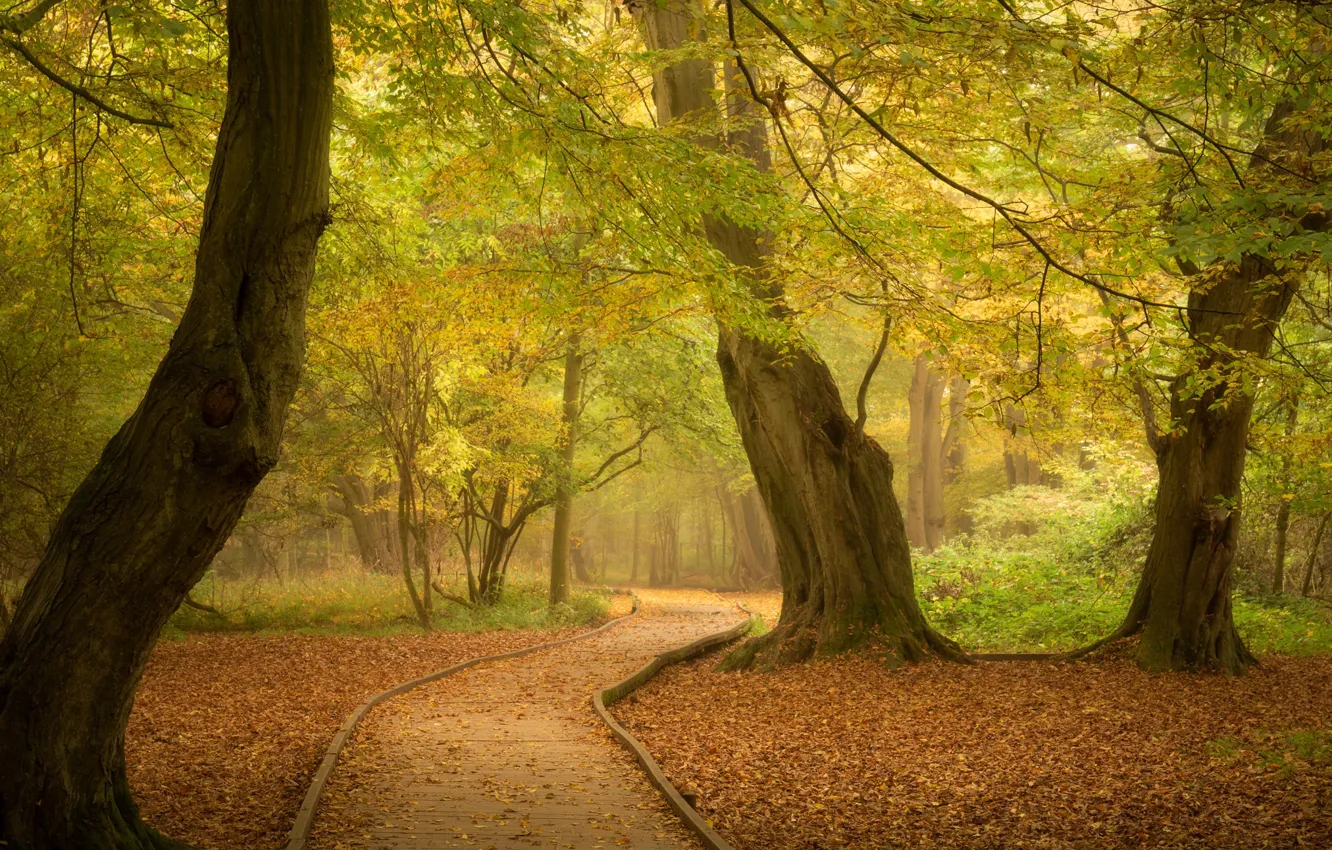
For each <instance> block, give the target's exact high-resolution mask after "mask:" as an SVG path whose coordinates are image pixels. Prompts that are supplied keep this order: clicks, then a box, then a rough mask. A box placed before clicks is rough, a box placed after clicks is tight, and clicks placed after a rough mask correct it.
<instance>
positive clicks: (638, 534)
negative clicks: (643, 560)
mask: <svg viewBox="0 0 1332 850" xmlns="http://www.w3.org/2000/svg"><path fill="white" fill-rule="evenodd" d="M642 526H643V512H642V511H640V510H639V509H638V508H634V556H633V571H632V572H631V573H630V574H629V583H630V584H633V583H634V582H636V581H638V553H639V551H640V550H641V548H642V546H641V544H640V543H639V541H640V540H641V539H642Z"/></svg>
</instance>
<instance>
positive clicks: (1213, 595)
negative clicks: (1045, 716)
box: [1102, 103, 1328, 673]
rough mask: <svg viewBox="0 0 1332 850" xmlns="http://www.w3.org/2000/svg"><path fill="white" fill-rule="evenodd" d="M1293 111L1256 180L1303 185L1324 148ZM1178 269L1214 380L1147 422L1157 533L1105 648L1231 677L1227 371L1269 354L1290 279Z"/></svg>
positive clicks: (1219, 268) (1241, 456)
mask: <svg viewBox="0 0 1332 850" xmlns="http://www.w3.org/2000/svg"><path fill="white" fill-rule="evenodd" d="M1294 112H1295V108H1294V106H1293V105H1292V104H1290V103H1283V104H1280V105H1278V106H1277V107H1276V108H1275V109H1274V110H1273V113H1272V116H1271V117H1270V118H1269V120H1268V122H1267V126H1266V128H1265V132H1264V141H1263V143H1262V144H1261V145H1260V146H1259V151H1258V152H1257V154H1255V156H1254V158H1253V160H1252V162H1251V163H1250V171H1251V172H1254V173H1259V174H1261V175H1262V178H1263V179H1272V178H1273V177H1274V175H1273V174H1272V170H1271V168H1270V166H1267V165H1266V164H1265V163H1266V162H1267V161H1268V160H1276V161H1279V162H1281V164H1282V167H1283V168H1285V169H1287V170H1289V171H1294V172H1297V173H1303V174H1306V175H1309V174H1312V172H1311V170H1310V164H1309V159H1308V157H1309V155H1311V154H1313V153H1316V152H1319V151H1321V150H1323V148H1324V140H1323V138H1322V137H1321V136H1319V135H1317V134H1315V133H1313V132H1311V131H1308V130H1305V129H1303V128H1300V127H1299V126H1298V124H1299V122H1298V121H1296V122H1292V126H1291V127H1290V128H1287V127H1285V126H1284V125H1285V121H1286V119H1287V118H1288V117H1291V116H1292V115H1293V114H1294ZM1293 224H1294V225H1295V231H1294V232H1295V235H1298V234H1299V233H1300V232H1301V231H1305V232H1321V231H1324V230H1326V228H1327V225H1328V219H1327V214H1326V213H1325V212H1323V211H1321V210H1317V211H1314V212H1310V213H1308V214H1306V215H1304V216H1303V217H1302V218H1300V219H1298V220H1296V221H1294V222H1293ZM1187 270H1188V271H1189V272H1190V273H1192V274H1193V275H1194V277H1195V278H1196V279H1197V281H1198V282H1197V284H1196V285H1195V286H1194V287H1193V289H1192V290H1191V291H1190V293H1189V301H1188V313H1187V320H1188V331H1189V336H1190V338H1191V339H1193V340H1194V341H1195V343H1196V344H1197V345H1198V346H1199V347H1200V348H1201V349H1202V351H1203V353H1202V356H1201V357H1200V358H1199V362H1198V364H1197V366H1196V368H1195V370H1194V371H1193V373H1194V374H1201V375H1217V376H1219V377H1218V379H1217V380H1216V382H1215V383H1214V384H1212V385H1210V386H1207V387H1206V388H1205V389H1204V390H1203V391H1202V392H1201V393H1198V392H1196V391H1195V390H1193V389H1192V388H1191V387H1190V381H1189V379H1190V377H1192V374H1190V375H1183V376H1180V377H1179V378H1177V379H1176V380H1175V381H1174V383H1173V384H1172V386H1171V392H1170V400H1171V407H1172V410H1171V419H1172V420H1174V422H1175V423H1176V424H1175V425H1174V427H1173V429H1172V430H1171V431H1170V432H1169V433H1164V434H1163V433H1158V432H1157V431H1156V428H1155V426H1154V425H1153V424H1152V423H1151V422H1149V423H1148V438H1149V440H1150V441H1151V443H1152V447H1153V449H1154V450H1155V452H1156V457H1157V468H1158V469H1159V470H1160V482H1159V484H1158V485H1157V495H1156V527H1155V530H1154V531H1153V534H1152V545H1151V548H1150V549H1149V550H1148V552H1147V563H1146V565H1145V566H1144V568H1143V574H1142V578H1141V580H1140V582H1139V584H1138V589H1137V592H1136V594H1135V595H1134V599H1133V603H1132V605H1131V606H1130V608H1129V612H1128V615H1127V616H1126V617H1125V619H1124V622H1123V624H1122V625H1121V626H1120V627H1119V629H1118V630H1116V632H1115V633H1114V634H1113V635H1111V636H1110V638H1108V639H1107V640H1113V639H1115V638H1119V637H1127V636H1130V635H1135V634H1139V633H1140V634H1141V640H1140V642H1139V644H1138V650H1137V652H1138V663H1139V665H1140V666H1142V667H1143V668H1144V669H1147V670H1200V669H1217V670H1221V671H1224V672H1228V673H1240V672H1242V671H1243V670H1244V668H1245V667H1247V666H1248V665H1250V664H1252V663H1254V658H1253V656H1252V655H1251V654H1250V653H1249V651H1248V650H1247V649H1246V648H1245V646H1244V643H1243V642H1242V641H1241V640H1240V637H1239V634H1238V633H1237V632H1236V630H1235V623H1234V619H1233V617H1232V614H1231V602H1230V600H1231V587H1232V572H1233V566H1234V558H1235V547H1236V544H1237V542H1238V538H1239V529H1240V482H1241V479H1242V478H1243V476H1244V460H1245V454H1246V452H1245V441H1246V439H1247V437H1248V433H1249V420H1250V416H1251V414H1252V412H1253V398H1252V396H1251V395H1250V394H1249V393H1248V392H1246V391H1245V388H1244V382H1243V381H1242V380H1237V379H1236V377H1235V376H1234V370H1235V369H1236V368H1237V367H1238V365H1239V363H1238V361H1239V360H1240V359H1241V358H1248V357H1252V358H1259V359H1261V358H1265V357H1266V356H1267V355H1268V352H1269V351H1270V350H1271V347H1272V340H1273V338H1274V336H1275V329H1276V326H1277V324H1278V323H1279V322H1280V321H1281V318H1282V317H1283V316H1284V315H1285V314H1286V310H1287V308H1289V306H1290V303H1291V301H1292V300H1293V299H1294V297H1295V291H1296V288H1297V287H1298V284H1299V280H1298V277H1299V276H1298V275H1297V274H1288V273H1285V274H1283V273H1282V272H1281V271H1280V270H1279V269H1278V267H1277V266H1276V265H1275V264H1274V263H1273V261H1272V260H1271V259H1269V258H1268V257H1266V256H1259V255H1256V254H1245V255H1243V256H1242V257H1241V258H1240V260H1239V262H1218V263H1216V264H1214V265H1212V266H1211V267H1209V268H1207V269H1204V270H1198V269H1192V268H1190V269H1187ZM1102 643H1104V641H1102Z"/></svg>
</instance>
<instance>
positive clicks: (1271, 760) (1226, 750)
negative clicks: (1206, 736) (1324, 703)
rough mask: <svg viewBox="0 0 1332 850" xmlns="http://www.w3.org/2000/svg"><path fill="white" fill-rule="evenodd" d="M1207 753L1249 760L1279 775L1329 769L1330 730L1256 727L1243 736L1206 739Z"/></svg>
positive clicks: (1221, 758) (1225, 758)
mask: <svg viewBox="0 0 1332 850" xmlns="http://www.w3.org/2000/svg"><path fill="white" fill-rule="evenodd" d="M1207 753H1208V755H1210V756H1211V757H1212V758H1214V759H1216V760H1218V761H1226V762H1248V763H1250V764H1254V765H1257V766H1259V767H1262V768H1264V769H1266V770H1268V771H1271V772H1273V773H1276V774H1278V775H1281V776H1288V775H1290V774H1293V773H1304V772H1308V771H1326V770H1332V732H1329V731H1327V730H1324V729H1297V730H1288V731H1285V732H1267V731H1263V730H1258V731H1255V732H1253V733H1252V734H1251V735H1248V736H1246V737H1245V738H1236V737H1233V736H1228V737H1224V738H1218V739H1216V740H1215V741H1208V742H1207Z"/></svg>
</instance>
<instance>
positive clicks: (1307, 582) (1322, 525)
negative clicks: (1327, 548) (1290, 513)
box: [1300, 511, 1332, 598]
mask: <svg viewBox="0 0 1332 850" xmlns="http://www.w3.org/2000/svg"><path fill="white" fill-rule="evenodd" d="M1328 519H1332V511H1328V512H1327V513H1325V514H1323V518H1322V519H1321V520H1319V521H1318V531H1316V532H1314V539H1313V545H1312V546H1310V547H1309V560H1308V562H1307V563H1306V564H1305V566H1304V585H1303V586H1302V587H1301V588H1300V595H1301V596H1303V597H1306V598H1308V596H1309V592H1310V591H1312V590H1313V573H1314V564H1315V563H1317V562H1318V547H1319V546H1321V545H1323V532H1324V531H1325V530H1326V529H1327V521H1328Z"/></svg>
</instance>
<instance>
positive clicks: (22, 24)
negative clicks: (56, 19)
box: [0, 0, 60, 35]
mask: <svg viewBox="0 0 1332 850" xmlns="http://www.w3.org/2000/svg"><path fill="white" fill-rule="evenodd" d="M59 2H60V0H42V2H41V3H38V4H37V5H36V7H34V8H33V9H32V11H30V12H27V13H26V14H23V15H0V31H2V32H12V33H13V34H14V35H22V34H23V33H24V32H26V31H27V30H30V29H32V28H33V27H35V26H37V24H38V23H40V22H41V20H42V18H44V17H46V13H47V12H49V11H51V9H52V8H54V7H55V5H56V4H57V3H59Z"/></svg>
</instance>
